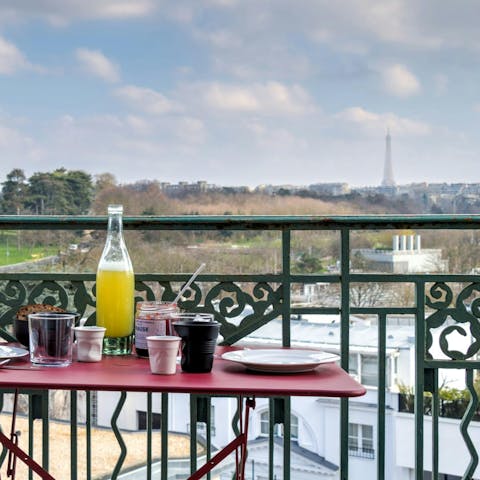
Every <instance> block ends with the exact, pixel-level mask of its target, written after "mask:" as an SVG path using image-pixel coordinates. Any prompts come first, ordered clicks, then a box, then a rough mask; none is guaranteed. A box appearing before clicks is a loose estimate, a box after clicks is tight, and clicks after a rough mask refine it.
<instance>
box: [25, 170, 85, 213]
mask: <svg viewBox="0 0 480 480" xmlns="http://www.w3.org/2000/svg"><path fill="white" fill-rule="evenodd" d="M29 180H30V196H29V198H30V200H29V205H30V208H31V210H32V212H33V213H36V214H39V215H78V214H82V213H87V212H88V210H89V208H90V204H91V202H92V195H93V184H92V177H91V176H90V175H89V174H87V173H85V172H82V171H80V170H74V171H70V172H68V171H67V170H65V169H64V168H59V169H57V170H55V171H54V172H52V173H49V172H37V173H35V174H34V175H32V176H31V177H30V179H29Z"/></svg>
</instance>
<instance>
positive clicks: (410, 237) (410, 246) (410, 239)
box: [407, 235, 413, 250]
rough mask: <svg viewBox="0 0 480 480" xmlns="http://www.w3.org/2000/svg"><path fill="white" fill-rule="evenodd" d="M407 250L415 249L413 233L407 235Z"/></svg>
mask: <svg viewBox="0 0 480 480" xmlns="http://www.w3.org/2000/svg"><path fill="white" fill-rule="evenodd" d="M407 250H413V235H408V236H407Z"/></svg>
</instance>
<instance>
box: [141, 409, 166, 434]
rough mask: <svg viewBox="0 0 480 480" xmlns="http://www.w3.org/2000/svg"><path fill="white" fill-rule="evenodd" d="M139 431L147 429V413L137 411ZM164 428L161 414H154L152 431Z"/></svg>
mask: <svg viewBox="0 0 480 480" xmlns="http://www.w3.org/2000/svg"><path fill="white" fill-rule="evenodd" d="M137 424H138V430H146V429H147V412H143V411H141V410H137ZM160 428H162V415H161V414H160V413H152V429H153V430H160Z"/></svg>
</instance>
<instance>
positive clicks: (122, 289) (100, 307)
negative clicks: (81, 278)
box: [97, 264, 135, 338]
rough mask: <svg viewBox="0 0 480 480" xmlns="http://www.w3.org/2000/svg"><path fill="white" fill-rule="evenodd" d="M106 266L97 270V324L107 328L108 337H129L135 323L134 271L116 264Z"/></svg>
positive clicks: (106, 334)
mask: <svg viewBox="0 0 480 480" xmlns="http://www.w3.org/2000/svg"><path fill="white" fill-rule="evenodd" d="M105 267H106V268H105V269H103V268H102V267H100V268H99V269H98V271H97V325H99V326H101V327H105V328H106V329H107V330H106V332H105V336H106V337H110V338H112V337H113V338H115V337H127V336H129V335H132V333H133V325H134V323H133V319H134V295H135V294H134V286H135V280H134V276H133V271H132V270H124V269H121V268H120V265H119V266H118V269H117V268H115V267H117V265H115V264H113V265H111V264H110V265H105ZM112 267H113V268H112Z"/></svg>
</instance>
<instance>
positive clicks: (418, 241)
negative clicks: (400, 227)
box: [415, 235, 422, 251]
mask: <svg viewBox="0 0 480 480" xmlns="http://www.w3.org/2000/svg"><path fill="white" fill-rule="evenodd" d="M421 249H422V239H421V237H420V235H415V250H418V251H420V250H421Z"/></svg>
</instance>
